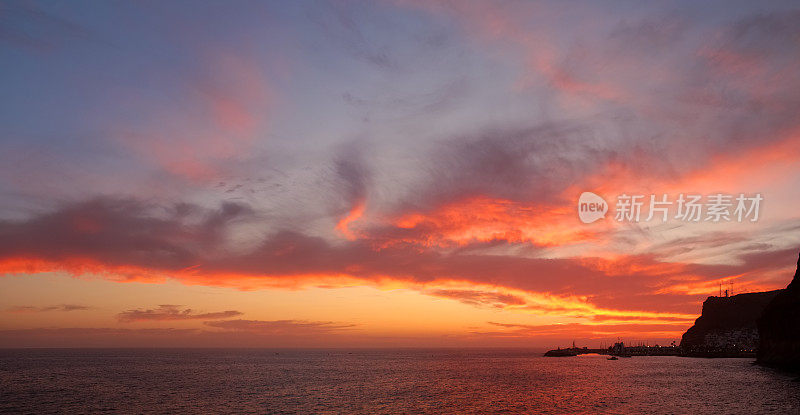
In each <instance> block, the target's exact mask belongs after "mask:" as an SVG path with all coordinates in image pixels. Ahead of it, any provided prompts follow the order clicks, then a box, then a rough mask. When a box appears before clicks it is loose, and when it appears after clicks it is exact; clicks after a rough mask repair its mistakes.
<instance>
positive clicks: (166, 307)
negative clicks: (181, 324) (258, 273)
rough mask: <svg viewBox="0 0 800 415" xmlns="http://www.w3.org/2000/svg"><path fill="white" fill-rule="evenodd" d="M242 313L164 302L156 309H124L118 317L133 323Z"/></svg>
mask: <svg viewBox="0 0 800 415" xmlns="http://www.w3.org/2000/svg"><path fill="white" fill-rule="evenodd" d="M240 315H242V312H240V311H236V310H226V311H217V312H210V313H200V312H197V311H195V310H192V309H191V308H181V306H179V305H170V304H163V305H160V306H158V308H155V309H135V310H127V311H123V312H121V313H119V314H117V319H118V320H119V321H121V322H123V323H132V322H137V321H174V320H215V319H223V318H231V317H236V316H240Z"/></svg>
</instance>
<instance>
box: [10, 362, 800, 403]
mask: <svg viewBox="0 0 800 415" xmlns="http://www.w3.org/2000/svg"><path fill="white" fill-rule="evenodd" d="M792 380H793V377H792V376H789V375H786V374H781V373H778V372H775V371H773V370H770V369H765V368H761V367H758V366H753V365H752V364H751V361H750V360H748V359H691V358H679V357H634V358H631V359H620V360H617V361H609V360H606V358H605V357H604V356H583V357H568V358H544V357H541V354H540V353H532V352H526V351H521V350H461V351H454V350H391V351H389V350H373V351H364V350H360V351H345V350H337V351H319V350H316V351H286V350H281V351H274V350H269V351H267V350H0V412H10V413H37V414H39V413H52V412H61V413H85V412H113V413H501V412H502V413H519V412H534V413H593V414H594V413H621V414H629V413H692V414H703V413H725V414H734V413H741V414H753V413H780V414H791V413H794V414H800V382H793V381H792Z"/></svg>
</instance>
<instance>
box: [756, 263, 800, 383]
mask: <svg viewBox="0 0 800 415" xmlns="http://www.w3.org/2000/svg"><path fill="white" fill-rule="evenodd" d="M797 266H798V270H797V271H795V273H794V279H792V282H791V283H789V286H788V287H786V289H785V290H783V291H782V292H781V293H780V294H778V295H777V296H776V297H775V298H774V299H773V300H772V301H771V302H770V303H769V304H768V305H767V307H766V308H765V309H764V313H763V315H762V316H761V318H760V319H758V332H759V338H760V343H759V347H758V359H757V360H758V363H761V364H763V365H769V366H777V367H782V368H786V369H792V370H800V258H799V259H798V260H797Z"/></svg>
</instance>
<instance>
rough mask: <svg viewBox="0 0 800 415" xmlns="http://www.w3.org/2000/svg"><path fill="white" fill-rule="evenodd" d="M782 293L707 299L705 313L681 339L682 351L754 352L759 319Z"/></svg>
mask: <svg viewBox="0 0 800 415" xmlns="http://www.w3.org/2000/svg"><path fill="white" fill-rule="evenodd" d="M780 291H782V290H775V291H767V292H761V293H748V294H739V295H734V296H732V297H708V299H706V301H704V302H703V311H702V314H701V315H700V317H699V318H698V319H697V320H695V323H694V326H692V327H690V328H689V330H687V331H686V333H684V335H683V337H682V338H681V348H682V349H684V350H686V351H692V350H698V349H702V350H709V349H720V350H721V349H755V348H756V347H757V346H758V342H759V338H758V330H757V326H756V320H757V319H758V317H759V316H760V315H761V313H762V312H763V311H764V309H765V308H766V306H767V304H769V302H770V301H772V300H773V299H774V298H775V297H776V296H777V295H778V293H779V292H780Z"/></svg>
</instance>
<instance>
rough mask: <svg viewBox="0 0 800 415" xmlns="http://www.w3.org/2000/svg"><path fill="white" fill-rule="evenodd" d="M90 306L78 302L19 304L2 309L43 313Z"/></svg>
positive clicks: (86, 308) (80, 309) (83, 308)
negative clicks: (47, 304)
mask: <svg viewBox="0 0 800 415" xmlns="http://www.w3.org/2000/svg"><path fill="white" fill-rule="evenodd" d="M91 308H92V307H89V306H85V305H80V304H59V305H52V306H30V305H19V306H13V307H9V308H6V309H5V310H4V311H6V312H9V313H44V312H49V311H85V310H90V309H91Z"/></svg>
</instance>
